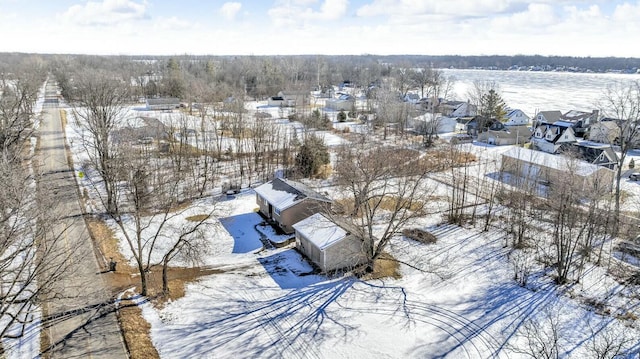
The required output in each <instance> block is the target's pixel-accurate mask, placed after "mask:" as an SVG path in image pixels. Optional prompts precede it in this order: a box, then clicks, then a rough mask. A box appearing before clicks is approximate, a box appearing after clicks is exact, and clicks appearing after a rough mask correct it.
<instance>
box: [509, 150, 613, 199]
mask: <svg viewBox="0 0 640 359" xmlns="http://www.w3.org/2000/svg"><path fill="white" fill-rule="evenodd" d="M502 171H503V172H507V173H511V174H513V175H516V176H520V177H523V178H525V179H527V180H530V181H536V182H545V183H554V182H559V181H566V180H567V178H568V176H569V175H570V176H573V177H574V178H575V179H576V180H577V181H576V185H577V186H581V188H582V189H583V190H587V189H588V188H594V187H597V188H608V189H611V186H612V185H613V178H614V171H612V170H610V169H608V168H606V167H602V166H598V165H595V164H591V163H587V162H585V161H581V160H578V159H575V158H570V157H567V156H563V155H554V154H550V153H546V152H541V151H534V150H529V149H525V148H520V147H514V148H512V149H510V150H509V151H507V152H505V153H503V154H502Z"/></svg>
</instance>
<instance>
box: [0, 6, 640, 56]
mask: <svg viewBox="0 0 640 359" xmlns="http://www.w3.org/2000/svg"><path fill="white" fill-rule="evenodd" d="M639 39H640V0H638V1H621V0H539V1H534V2H526V1H521V0H251V1H249V0H235V1H226V2H225V1H217V0H162V1H161V0H90V1H83V0H0V51H3V52H4V51H20V52H38V53H86V54H153V55H156V54H157V55H175V54H211V55H249V54H254V55H273V54H282V55H289V54H355V55H359V54H382V55H385V54H427V55H444V54H457V55H514V54H526V55H534V54H539V55H569V56H618V57H640V44H639V43H638V40H639Z"/></svg>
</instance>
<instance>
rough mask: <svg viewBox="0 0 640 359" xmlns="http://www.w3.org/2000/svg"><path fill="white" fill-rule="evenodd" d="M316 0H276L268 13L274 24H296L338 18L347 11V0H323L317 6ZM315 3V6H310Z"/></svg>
mask: <svg viewBox="0 0 640 359" xmlns="http://www.w3.org/2000/svg"><path fill="white" fill-rule="evenodd" d="M317 3H318V1H317V0H294V1H283V0H280V1H277V2H276V6H275V7H273V8H271V9H269V11H268V14H269V17H270V18H271V20H272V21H273V22H274V24H275V25H276V26H288V25H296V24H299V23H304V22H309V23H311V22H313V21H334V20H339V19H341V18H342V17H344V15H345V14H346V13H347V8H348V5H349V1H348V0H324V1H323V2H322V3H321V4H320V6H319V8H318V7H317V5H316V4H317ZM312 5H316V6H312Z"/></svg>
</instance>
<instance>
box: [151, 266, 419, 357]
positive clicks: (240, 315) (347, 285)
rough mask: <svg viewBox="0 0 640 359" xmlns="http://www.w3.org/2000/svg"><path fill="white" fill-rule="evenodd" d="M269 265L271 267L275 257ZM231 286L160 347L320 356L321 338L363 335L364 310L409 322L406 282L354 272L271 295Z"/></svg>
mask: <svg viewBox="0 0 640 359" xmlns="http://www.w3.org/2000/svg"><path fill="white" fill-rule="evenodd" d="M265 265H266V267H269V268H271V266H272V265H273V263H266V264H265ZM293 287H295V286H293ZM227 289H228V291H229V292H230V293H233V294H230V296H233V298H230V299H229V300H226V301H224V302H218V305H217V306H215V307H213V308H212V307H211V304H204V303H203V304H202V308H192V309H193V310H194V311H195V312H197V313H206V315H203V316H201V317H199V318H198V319H197V322H195V323H190V324H188V325H179V329H178V330H176V331H175V335H176V340H175V341H174V340H171V341H169V342H167V343H166V345H167V346H166V347H164V348H161V350H162V351H165V352H169V353H177V354H179V355H181V356H184V357H202V356H207V355H212V356H216V355H219V356H221V357H222V356H225V355H231V354H234V355H236V354H239V355H240V356H241V357H248V358H257V357H261V358H262V357H305V358H321V357H324V355H323V353H321V352H320V350H319V349H318V347H319V345H318V344H319V343H322V342H323V341H326V340H331V342H332V343H333V342H335V343H336V344H338V343H340V344H341V345H350V343H351V344H353V343H357V342H358V339H359V338H362V335H363V331H361V330H360V329H359V324H357V323H358V321H357V318H359V317H361V316H362V315H363V314H364V313H367V314H371V313H372V312H374V313H376V314H380V315H382V316H383V319H381V321H380V322H381V323H382V322H384V320H393V317H394V316H395V314H397V313H401V316H400V317H401V319H400V320H401V321H404V322H407V320H406V317H405V316H406V315H408V313H406V312H405V311H404V309H403V307H404V306H403V303H404V302H405V300H406V295H405V293H404V290H403V289H402V288H399V287H393V286H386V285H384V284H382V285H374V284H372V283H369V282H363V281H361V280H359V279H357V278H355V277H345V278H341V279H338V280H331V281H328V280H325V281H320V282H316V283H313V284H309V285H304V286H299V287H295V288H293V289H291V290H288V291H284V292H283V291H282V290H280V289H277V290H276V291H275V293H277V295H276V296H275V297H273V298H266V297H267V295H265V293H261V294H259V296H260V298H255V297H254V296H255V295H256V294H255V293H256V291H260V289H259V288H255V287H251V288H238V287H237V286H233V287H232V286H229V287H228V288H227ZM264 290H266V289H265V288H262V291H264ZM271 290H273V288H271ZM363 292H364V294H365V295H364V296H363V295H362V294H363ZM363 298H364V299H363ZM378 308H380V310H378ZM381 325H382V324H381ZM169 330H172V329H169ZM181 338H189V340H188V341H184V340H181ZM172 346H175V347H172Z"/></svg>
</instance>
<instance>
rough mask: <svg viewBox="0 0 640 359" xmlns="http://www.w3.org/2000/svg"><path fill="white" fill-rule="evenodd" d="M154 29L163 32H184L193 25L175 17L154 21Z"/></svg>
mask: <svg viewBox="0 0 640 359" xmlns="http://www.w3.org/2000/svg"><path fill="white" fill-rule="evenodd" d="M154 24H155V27H156V28H159V29H163V30H186V29H190V28H192V27H193V24H192V23H191V22H189V21H187V20H183V19H180V18H178V17H176V16H172V17H169V18H158V19H156V21H154Z"/></svg>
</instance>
